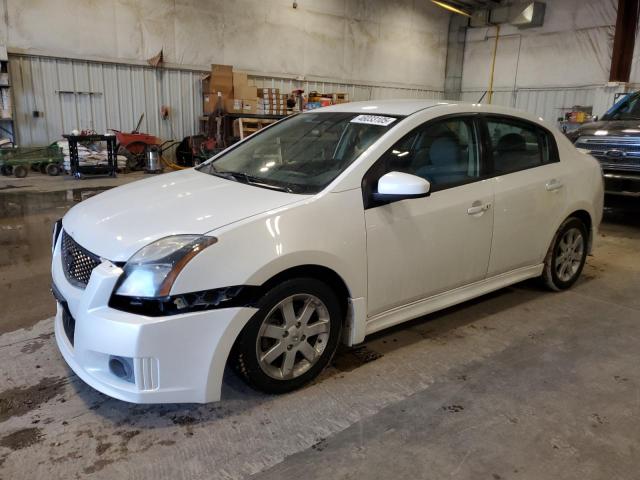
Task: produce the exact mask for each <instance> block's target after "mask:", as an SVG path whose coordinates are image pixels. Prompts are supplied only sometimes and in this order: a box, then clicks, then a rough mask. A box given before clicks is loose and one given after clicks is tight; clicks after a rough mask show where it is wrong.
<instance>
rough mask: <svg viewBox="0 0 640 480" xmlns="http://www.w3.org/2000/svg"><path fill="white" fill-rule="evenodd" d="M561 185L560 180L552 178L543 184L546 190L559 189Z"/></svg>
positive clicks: (553, 190)
mask: <svg viewBox="0 0 640 480" xmlns="http://www.w3.org/2000/svg"><path fill="white" fill-rule="evenodd" d="M562 186H563V184H562V182H561V181H560V180H558V179H555V178H554V179H553V180H549V181H548V182H547V183H546V184H545V186H544V188H546V189H547V191H548V192H555V191H556V190H560V189H561V188H562Z"/></svg>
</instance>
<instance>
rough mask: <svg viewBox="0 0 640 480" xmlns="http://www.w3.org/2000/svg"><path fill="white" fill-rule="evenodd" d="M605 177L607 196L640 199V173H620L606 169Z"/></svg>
mask: <svg viewBox="0 0 640 480" xmlns="http://www.w3.org/2000/svg"><path fill="white" fill-rule="evenodd" d="M603 175H604V191H605V193H606V194H609V195H623V196H626V197H640V171H639V172H627V171H624V172H619V171H611V170H606V169H605V170H604V171H603Z"/></svg>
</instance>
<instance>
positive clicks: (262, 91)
mask: <svg viewBox="0 0 640 480" xmlns="http://www.w3.org/2000/svg"><path fill="white" fill-rule="evenodd" d="M279 93H280V89H279V88H258V89H257V95H256V96H257V97H269V96H273V95H276V94H279Z"/></svg>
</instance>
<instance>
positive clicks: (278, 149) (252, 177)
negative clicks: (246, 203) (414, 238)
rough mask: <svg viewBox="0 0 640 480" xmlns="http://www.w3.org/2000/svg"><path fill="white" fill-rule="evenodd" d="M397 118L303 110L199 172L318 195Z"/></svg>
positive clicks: (264, 186)
mask: <svg viewBox="0 0 640 480" xmlns="http://www.w3.org/2000/svg"><path fill="white" fill-rule="evenodd" d="M397 120H398V118H397V117H392V116H380V115H359V114H355V113H344V112H332V113H329V112H318V113H303V114H300V115H296V116H293V117H290V118H288V119H286V120H283V121H281V122H279V123H277V124H276V125H274V126H272V127H270V128H268V129H267V130H265V131H264V132H260V133H259V134H257V135H255V136H254V137H251V138H249V139H248V140H247V141H245V142H243V143H242V144H240V145H238V146H237V147H236V148H234V149H233V150H230V151H229V152H228V153H225V154H224V155H222V156H221V157H218V158H217V159H216V160H214V161H211V162H206V163H205V164H203V165H202V166H201V167H199V170H200V171H202V172H205V173H209V174H211V175H217V176H220V177H223V178H227V179H229V180H235V181H238V182H244V183H247V184H250V185H255V186H258V187H263V188H273V189H276V190H283V191H287V192H291V193H302V194H314V193H318V192H319V191H321V190H322V189H323V188H325V187H326V186H327V185H329V183H331V182H332V181H333V180H334V179H335V178H336V177H337V176H338V175H339V174H340V173H341V172H342V171H344V169H345V168H347V167H348V166H349V165H350V164H351V163H352V162H353V161H354V160H355V159H356V158H358V156H359V155H360V154H361V153H362V152H364V151H365V150H366V149H367V148H369V146H371V144H372V143H373V142H375V141H376V140H377V139H378V138H380V137H381V136H382V135H383V134H384V133H385V132H387V131H388V130H389V129H390V128H391V127H392V126H394V125H395V124H396V123H397Z"/></svg>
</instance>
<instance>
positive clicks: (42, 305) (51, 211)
mask: <svg viewBox="0 0 640 480" xmlns="http://www.w3.org/2000/svg"><path fill="white" fill-rule="evenodd" d="M108 188H111V187H104V188H103V187H96V188H76V189H68V190H60V191H54V192H29V191H21V190H19V189H11V190H3V191H2V192H0V291H1V292H2V307H3V312H2V317H0V333H3V332H8V331H13V330H17V329H18V328H21V327H29V326H31V325H33V324H35V323H36V322H38V321H40V320H42V319H44V318H47V317H50V316H52V315H53V314H54V313H55V302H54V301H53V299H52V297H51V293H50V292H49V288H50V284H51V276H50V264H51V227H52V225H53V224H54V222H55V221H56V220H58V219H59V218H61V217H62V216H63V215H64V214H65V213H66V212H67V210H69V209H70V208H71V207H72V206H74V205H75V204H77V203H78V202H81V201H82V200H86V199H87V198H89V197H91V196H93V195H96V194H98V193H100V192H102V191H104V190H108Z"/></svg>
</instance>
